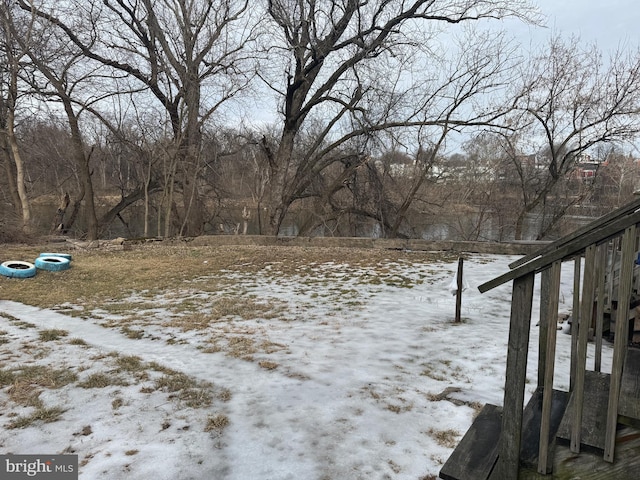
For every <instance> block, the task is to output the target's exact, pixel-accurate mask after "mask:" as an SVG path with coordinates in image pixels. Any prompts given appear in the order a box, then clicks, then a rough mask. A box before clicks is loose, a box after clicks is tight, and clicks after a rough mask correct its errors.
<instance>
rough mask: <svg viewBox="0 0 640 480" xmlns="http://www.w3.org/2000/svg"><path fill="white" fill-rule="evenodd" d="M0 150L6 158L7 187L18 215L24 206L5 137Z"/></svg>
mask: <svg viewBox="0 0 640 480" xmlns="http://www.w3.org/2000/svg"><path fill="white" fill-rule="evenodd" d="M0 142H2V143H1V144H0V150H2V156H3V157H4V168H5V173H6V178H7V185H8V189H9V195H10V197H11V203H12V204H13V209H14V211H15V213H16V214H19V213H20V212H21V211H22V205H20V203H21V202H20V195H18V187H17V186H16V171H15V170H16V168H15V164H14V163H13V160H12V159H11V155H10V153H9V147H8V145H7V138H6V136H5V135H0Z"/></svg>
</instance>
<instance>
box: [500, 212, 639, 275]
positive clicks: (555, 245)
mask: <svg viewBox="0 0 640 480" xmlns="http://www.w3.org/2000/svg"><path fill="white" fill-rule="evenodd" d="M638 208H640V199H637V200H634V201H632V202H630V203H628V204H627V205H624V206H622V207H620V208H619V209H617V210H614V211H613V212H610V213H608V214H606V215H603V216H602V217H600V218H598V219H597V220H594V221H593V222H591V223H589V224H588V225H585V226H584V227H581V228H579V229H577V230H575V231H574V232H572V233H571V234H569V235H566V236H564V237H562V238H561V239H559V240H556V241H555V242H552V243H550V244H549V245H545V246H544V247H543V248H541V249H540V250H537V251H535V252H533V253H531V254H529V255H525V256H524V257H522V258H519V259H518V260H516V261H515V262H512V263H510V264H509V268H511V269H513V268H516V267H519V266H520V265H524V264H525V263H527V262H529V261H531V260H533V259H535V258H537V257H540V256H542V255H546V254H547V253H549V252H553V251H555V250H558V249H559V248H560V247H562V246H564V245H566V244H567V243H570V242H572V241H573V240H575V239H576V238H578V237H580V236H581V235H584V234H585V233H587V232H589V231H590V230H593V229H594V228H601V227H603V226H605V225H607V224H609V223H611V222H612V221H613V220H617V219H618V218H620V217H623V216H625V215H628V214H630V213H632V212H635V211H636V210H638Z"/></svg>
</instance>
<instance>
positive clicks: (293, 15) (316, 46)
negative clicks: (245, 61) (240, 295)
mask: <svg viewBox="0 0 640 480" xmlns="http://www.w3.org/2000/svg"><path fill="white" fill-rule="evenodd" d="M268 13H269V16H270V17H271V19H272V20H273V22H275V25H277V27H278V29H279V30H278V32H279V35H278V37H277V38H275V39H274V40H273V42H274V43H275V45H276V46H275V47H274V48H273V49H272V50H271V52H272V55H273V61H272V62H271V64H277V65H278V68H281V70H280V72H279V75H280V76H276V75H277V74H278V72H275V74H274V73H273V72H268V71H267V72H264V74H263V78H264V79H265V81H266V82H267V85H268V86H269V87H270V88H271V89H272V91H273V92H274V93H275V94H276V95H277V96H278V97H279V98H280V106H281V112H280V113H281V118H282V123H281V129H280V135H279V139H278V144H277V148H275V149H274V150H273V151H271V152H268V155H269V157H270V161H271V168H272V174H271V211H270V229H271V233H273V234H275V233H277V232H278V230H279V227H280V225H281V224H282V221H283V219H284V217H285V216H286V214H287V211H288V209H289V207H290V206H291V204H292V203H293V202H295V201H297V200H298V199H300V198H304V197H305V196H306V195H307V194H308V192H306V190H307V189H308V187H309V185H310V184H311V182H312V181H313V179H314V177H316V176H317V174H318V172H321V171H323V170H324V169H326V168H327V167H328V166H329V165H331V164H332V163H333V162H335V161H340V157H339V155H338V156H333V155H332V152H333V151H335V150H337V149H340V148H341V147H342V146H343V145H344V144H345V143H347V142H350V141H352V139H354V138H355V137H360V138H361V139H363V141H360V142H359V144H360V145H362V146H366V145H367V141H366V139H367V138H368V137H369V136H370V135H371V134H372V133H373V132H377V131H382V130H389V129H394V128H406V127H409V126H414V127H417V126H421V125H425V124H426V125H432V126H433V125H441V124H442V122H443V121H447V122H449V124H450V125H453V124H454V123H458V124H460V123H462V122H463V121H464V120H463V119H462V118H455V119H454V118H452V116H451V115H449V116H448V117H447V111H446V110H443V111H442V112H441V113H442V116H438V117H436V118H429V119H425V118H424V116H421V113H422V111H421V109H420V107H421V106H422V103H424V102H428V101H429V98H430V95H429V94H430V93H431V94H432V95H436V96H437V93H434V90H431V91H430V92H425V91H424V89H422V90H420V85H421V84H423V83H425V80H427V79H425V78H424V77H423V76H421V75H420V70H421V69H422V67H424V64H421V63H420V61H421V60H423V59H424V57H422V56H418V55H417V53H418V46H423V52H428V51H429V48H437V46H436V44H435V41H434V40H435V39H436V38H437V34H438V33H440V32H439V30H440V29H441V28H442V27H443V26H445V25H455V24H464V23H468V22H473V21H476V20H480V19H484V18H504V17H507V16H516V17H519V18H526V17H527V16H529V15H531V14H532V9H531V8H530V7H529V5H528V3H527V2H525V1H517V2H508V1H501V0H496V1H482V2H477V1H462V2H460V1H442V2H435V1H433V0H414V1H411V2H388V1H372V2H362V1H359V0H343V1H339V2H336V1H333V0H331V1H329V0H327V1H323V0H320V1H318V0H303V1H298V0H269V1H268ZM412 69H413V71H412ZM431 72H432V70H429V73H431ZM270 73H271V75H269V74H270ZM283 74H284V75H283ZM412 74H413V80H414V81H411V80H410V77H411V76H412ZM469 81H470V82H472V81H473V80H469ZM427 83H429V82H428V81H427ZM441 87H442V85H435V86H434V85H432V84H430V85H429V88H431V89H433V88H435V92H438V91H440V90H441ZM416 96H422V98H419V99H418V100H417V101H416ZM441 100H442V98H441ZM452 103H456V101H455V99H454V100H452ZM416 105H418V108H416ZM450 107H451V105H450ZM448 112H449V113H452V112H451V110H449V111H448ZM463 118H464V117H463ZM309 122H321V124H322V128H321V129H320V131H319V132H318V134H317V136H316V139H315V141H314V142H312V143H310V144H307V145H304V146H303V145H301V144H300V135H301V134H302V133H304V132H305V128H306V126H307V125H308V124H309ZM445 130H447V129H446V128H445ZM441 133H442V132H441ZM445 136H446V135H445ZM437 138H438V137H436V139H435V140H433V141H434V142H435V143H438V142H439V140H438V139H437ZM362 155H363V156H365V155H366V152H364V151H363V152H362ZM409 204H410V200H409V201H408V203H407V205H403V206H401V210H405V209H406V208H408V205H409ZM401 217H402V212H399V219H400V220H399V221H401ZM395 223H396V225H395V226H394V227H393V228H392V230H395V231H397V230H398V228H399V226H398V225H397V222H395Z"/></svg>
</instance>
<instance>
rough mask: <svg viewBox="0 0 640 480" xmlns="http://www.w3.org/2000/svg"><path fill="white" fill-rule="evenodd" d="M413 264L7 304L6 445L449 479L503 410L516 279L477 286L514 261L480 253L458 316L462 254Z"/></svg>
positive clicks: (561, 342) (1, 314)
mask: <svg viewBox="0 0 640 480" xmlns="http://www.w3.org/2000/svg"><path fill="white" fill-rule="evenodd" d="M408 258H409V260H407V261H402V262H398V261H394V260H389V261H388V262H386V263H384V264H378V265H377V266H376V267H375V268H373V267H366V266H364V267H363V266H357V265H354V264H352V263H349V262H347V261H345V262H344V263H342V262H337V261H330V262H318V263H315V264H307V265H305V266H304V267H300V268H298V270H297V271H291V270H287V271H286V272H283V271H282V270H281V269H280V267H279V265H278V263H277V262H273V263H269V264H265V265H264V266H263V267H262V268H260V269H258V270H246V271H245V270H243V269H232V268H229V269H221V270H216V271H213V272H211V273H209V274H203V275H199V276H197V277H195V278H188V279H185V280H184V281H182V282H179V286H178V287H177V288H174V289H171V290H167V289H165V290H162V291H154V290H141V291H136V292H133V293H132V294H131V295H130V296H128V297H127V298H125V299H121V298H120V299H114V300H113V301H106V302H103V304H102V305H100V306H95V305H92V306H91V307H90V308H87V306H86V305H85V304H84V303H83V302H82V301H81V300H78V301H77V302H65V303H63V304H60V305H57V306H56V307H55V308H52V309H40V308H36V307H32V306H27V305H24V304H22V303H17V302H14V301H12V300H11V299H4V300H0V405H1V412H2V413H1V414H0V451H1V452H2V453H9V452H11V453H16V454H31V453H33V454H42V453H75V454H77V455H78V456H79V461H80V478H81V479H87V480H89V479H91V480H93V479H104V480H107V479H109V480H111V479H221V480H246V479H256V480H267V479H268V480H280V479H283V480H284V479H318V480H321V479H322V480H325V479H326V480H329V479H335V480H343V479H344V480H350V479H361V478H362V479H364V478H367V479H412V480H421V479H432V478H435V477H436V476H437V474H438V472H439V470H440V467H441V466H442V464H443V463H444V462H445V461H446V459H447V458H448V456H449V454H450V453H451V451H452V449H453V448H454V447H455V445H456V444H457V442H458V441H459V439H460V438H461V436H462V435H463V434H464V433H465V432H466V430H467V428H468V427H469V425H470V424H471V422H472V420H473V417H474V415H475V414H476V413H477V411H478V409H479V408H481V407H482V405H483V404H484V403H495V404H502V395H503V384H504V367H505V365H504V359H505V357H506V345H507V334H508V323H509V308H510V304H509V301H510V295H511V286H510V284H508V285H503V286H501V287H498V288H496V289H494V290H492V291H489V292H487V293H485V294H483V295H481V294H480V293H478V291H477V289H476V286H477V285H478V284H480V283H483V282H485V281H487V280H490V279H491V278H493V277H495V276H497V275H498V274H500V273H504V272H505V271H506V270H507V269H508V266H507V265H508V264H509V263H510V262H511V261H513V260H514V259H515V258H516V257H506V256H498V255H473V256H469V257H468V258H467V259H466V261H465V277H466V279H467V282H468V283H469V285H470V287H471V288H470V289H468V290H467V291H465V293H464V297H463V306H462V316H463V320H464V321H463V323H461V324H454V323H453V317H454V312H455V297H452V296H451V294H450V293H449V291H448V289H447V287H448V285H449V283H450V281H451V279H452V277H453V275H454V272H455V270H456V267H457V262H456V261H455V260H454V259H452V258H449V259H447V260H446V261H443V262H434V263H424V262H419V261H415V262H412V261H411V259H410V258H411V257H410V256H409V257H408ZM207 261H208V260H207V259H206V258H205V259H202V262H203V263H204V264H206V262H207ZM247 261H248V262H250V261H251V260H250V259H248V260H247ZM571 273H572V267H571V266H570V265H567V266H566V267H565V268H564V270H563V284H562V288H561V296H560V302H561V304H560V310H561V311H564V312H569V311H570V308H571V294H572V278H571ZM12 281H17V280H12ZM537 287H538V288H539V282H537ZM537 291H539V290H537ZM538 310H539V294H536V297H535V299H534V322H533V323H534V325H532V332H531V351H532V353H531V354H530V357H529V362H530V363H529V365H530V367H531V369H530V370H531V372H530V385H531V387H530V390H531V391H532V390H533V389H534V387H535V378H536V377H535V370H534V369H535V366H536V360H537V355H536V352H537V340H538V330H537V328H535V319H536V318H537V316H538ZM221 312H222V313H221ZM569 345H570V337H569V336H568V335H559V337H558V348H557V351H558V353H557V362H558V363H557V372H558V375H557V378H556V386H557V387H558V388H563V389H566V388H567V386H568V363H569ZM591 349H592V346H590V351H589V358H591V357H592V350H591ZM604 357H605V358H604V369H605V370H607V369H608V368H610V365H609V362H610V355H609V350H608V347H605V351H604Z"/></svg>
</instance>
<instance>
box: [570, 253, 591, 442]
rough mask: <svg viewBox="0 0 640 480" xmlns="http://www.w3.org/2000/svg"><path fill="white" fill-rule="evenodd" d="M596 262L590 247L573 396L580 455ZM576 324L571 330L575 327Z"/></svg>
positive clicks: (574, 431)
mask: <svg viewBox="0 0 640 480" xmlns="http://www.w3.org/2000/svg"><path fill="white" fill-rule="evenodd" d="M595 260H596V246H595V244H592V245H589V246H588V247H587V249H586V252H585V261H584V281H583V282H582V283H583V285H582V302H581V307H580V322H579V323H578V325H577V326H578V342H577V343H578V345H577V351H576V366H575V381H574V385H573V387H574V388H573V395H574V396H575V405H576V408H575V411H574V416H573V419H572V422H571V451H572V452H574V453H580V440H581V439H580V437H581V434H582V409H583V405H582V403H583V401H584V379H585V370H586V368H587V341H588V340H589V327H590V326H591V318H592V316H593V286H594V283H595V282H594V273H595V263H596V262H595ZM575 326H576V325H575V323H574V324H573V325H572V326H571V329H572V330H573V328H574V327H575Z"/></svg>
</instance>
